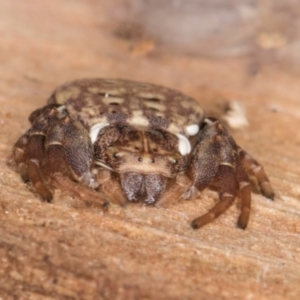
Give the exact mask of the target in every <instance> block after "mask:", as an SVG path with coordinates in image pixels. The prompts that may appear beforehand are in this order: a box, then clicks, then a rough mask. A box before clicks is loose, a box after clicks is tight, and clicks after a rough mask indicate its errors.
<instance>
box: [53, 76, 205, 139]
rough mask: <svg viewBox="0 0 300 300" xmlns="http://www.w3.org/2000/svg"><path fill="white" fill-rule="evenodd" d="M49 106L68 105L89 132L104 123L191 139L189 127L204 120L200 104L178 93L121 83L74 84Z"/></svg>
mask: <svg viewBox="0 0 300 300" xmlns="http://www.w3.org/2000/svg"><path fill="white" fill-rule="evenodd" d="M48 103H58V104H62V105H65V107H66V109H67V110H68V112H69V113H70V115H71V116H72V117H74V118H75V119H79V120H81V121H82V122H83V123H84V125H85V126H86V127H87V128H90V127H91V126H93V125H94V124H97V123H102V122H107V123H109V124H116V123H125V124H130V125H133V126H138V127H144V128H146V127H148V126H154V127H159V128H164V129H167V130H168V131H169V132H172V133H174V134H176V133H181V134H184V135H187V133H186V131H185V128H186V126H189V125H192V124H199V123H200V122H201V121H202V119H203V110H202V108H201V106H200V105H199V104H198V103H197V101H195V100H194V99H192V98H190V97H188V96H186V95H183V94H182V93H180V92H178V91H176V90H173V89H169V88H166V87H162V86H159V85H154V84H148V83H140V82H135V81H130V80H121V79H82V80H78V81H73V82H70V83H67V84H65V85H63V86H61V87H59V88H57V89H56V90H55V91H54V92H53V94H52V96H51V97H50V99H49V100H48Z"/></svg>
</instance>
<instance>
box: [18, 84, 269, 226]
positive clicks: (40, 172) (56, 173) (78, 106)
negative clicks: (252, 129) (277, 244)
mask: <svg viewBox="0 0 300 300" xmlns="http://www.w3.org/2000/svg"><path fill="white" fill-rule="evenodd" d="M29 120H30V122H31V128H30V129H29V130H28V131H27V132H26V133H25V134H23V135H22V136H21V137H20V139H19V140H18V141H17V143H16V144H15V146H14V150H13V158H14V161H15V163H16V166H17V170H18V172H19V173H21V176H22V178H23V179H24V180H25V181H29V182H31V183H32V186H33V188H34V190H35V191H36V193H37V194H38V195H40V197H41V198H42V199H43V200H45V201H48V202H50V201H51V199H52V191H51V188H52V186H53V185H51V182H52V181H53V178H56V183H57V182H60V187H61V188H66V189H70V190H71V189H77V190H78V191H80V190H81V189H82V191H83V192H81V193H80V192H79V195H80V196H82V195H83V197H84V195H85V193H88V192H86V191H92V190H94V191H96V192H93V193H92V194H88V195H89V196H90V195H92V196H93V195H96V194H99V195H100V194H101V195H103V196H104V198H105V199H108V200H109V201H111V202H116V203H120V204H124V203H125V202H126V201H131V202H138V201H142V202H144V203H145V204H155V205H157V206H164V205H169V204H170V203H173V202H175V201H178V200H179V199H182V198H183V199H189V198H194V197H195V196H196V195H197V193H198V191H202V190H204V189H205V188H207V187H210V188H213V189H214V190H216V191H217V192H218V195H219V202H218V203H217V204H216V205H215V206H214V207H213V208H211V209H210V210H209V211H208V212H207V213H206V214H204V215H202V216H200V217H198V218H196V219H195V220H193V221H192V223H191V226H192V227H193V228H195V229H196V228H200V227H202V226H204V225H205V224H208V223H210V222H212V221H213V220H215V219H216V218H217V217H219V216H220V215H221V214H222V213H224V212H225V211H226V210H227V209H228V208H229V207H230V205H232V203H233V202H234V200H235V198H236V197H237V196H238V197H240V198H241V213H240V216H239V218H238V222H237V225H238V227H239V228H242V229H245V228H246V227H247V224H248V221H249V215H250V205H251V184H250V179H249V178H250V177H253V178H255V179H256V182H257V183H258V186H259V188H260V192H261V193H262V194H263V195H264V196H265V197H267V198H270V199H273V198H274V192H273V189H272V186H271V184H270V182H269V179H268V177H267V175H266V174H265V172H264V169H263V167H262V166H261V165H260V164H259V163H258V162H257V161H256V160H255V159H254V158H252V157H251V156H250V155H249V154H248V153H247V152H246V151H244V150H243V149H241V148H240V147H239V146H238V145H237V144H236V142H235V141H234V139H233V138H232V136H231V135H230V133H229V132H228V131H227V129H226V128H225V127H224V125H222V123H221V122H220V121H218V120H217V119H214V118H209V117H206V116H205V114H204V111H203V109H202V107H201V106H200V105H199V103H198V102H197V101H196V100H194V99H192V98H190V97H188V96H186V95H184V94H182V93H180V92H178V91H176V90H173V89H169V88H166V87H162V86H158V85H153V84H148V83H141V82H135V81H129V80H120V79H82V80H77V81H73V82H70V83H67V84H65V85H62V86H60V87H59V88H57V89H56V90H55V91H54V92H53V94H52V95H51V96H50V98H49V100H48V102H47V104H46V105H45V106H44V107H42V108H41V109H38V110H35V111H34V112H32V113H31V115H30V117H29ZM54 181H55V180H54Z"/></svg>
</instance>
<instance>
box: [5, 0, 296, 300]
mask: <svg viewBox="0 0 300 300" xmlns="http://www.w3.org/2000/svg"><path fill="white" fill-rule="evenodd" d="M102 2H103V3H102ZM115 2H116V5H119V4H120V3H121V2H122V1H121V0H119V1H115ZM99 3H101V5H102V6H101V5H100V4H99ZM93 4H95V3H94V2H93V1H81V0H77V1H59V0H53V1H50V2H47V3H46V2H44V1H43V2H41V1H38V0H28V1H20V0H3V1H1V4H0V35H1V39H0V61H1V67H0V78H1V81H0V107H1V110H0V125H1V126H0V219H1V223H0V299H299V297H300V268H299V264H300V185H299V177H300V167H299V160H300V151H299V146H300V132H299V128H300V100H299V94H300V85H299V78H298V77H299V76H298V74H297V73H295V72H294V73H289V72H287V70H285V71H281V70H280V68H278V67H277V66H276V64H271V63H268V64H264V63H263V62H261V61H259V60H258V61H256V60H255V58H253V57H242V58H231V59H226V60H221V59H214V60H212V59H204V58H199V57H189V56H185V55H183V54H182V55H179V54H178V53H177V54H172V53H166V52H163V53H162V52H160V49H159V46H158V43H156V42H155V41H152V44H151V45H153V47H150V48H147V47H144V45H143V43H144V42H143V41H141V42H140V44H139V45H136V44H135V48H134V49H133V48H132V44H131V42H130V40H122V39H119V38H117V37H116V36H114V35H113V34H112V32H113V30H112V28H113V25H112V24H111V23H110V19H109V14H108V15H107V14H105V11H106V4H105V3H104V1H100V2H98V4H97V5H93ZM116 7H117V6H116ZM100 8H101V9H100ZM145 43H146V42H145ZM147 43H149V41H147ZM147 43H146V44H147ZM147 45H148V44H147ZM138 46H139V47H140V48H138ZM137 49H140V51H137ZM145 49H146V50H145ZM253 63H255V66H256V72H255V74H254V73H253V72H249V70H250V69H251V66H253ZM83 77H116V78H128V79H132V80H141V81H146V82H152V83H155V84H162V85H166V86H168V87H171V88H176V89H180V90H182V91H183V92H184V93H186V94H188V95H191V96H192V97H195V98H196V99H198V100H199V101H201V103H206V104H207V107H210V106H211V105H212V103H214V102H215V101H218V100H220V99H227V100H239V101H240V102H241V103H243V104H244V106H245V108H246V112H247V115H248V119H249V122H250V126H249V127H248V128H245V129H242V130H239V131H236V132H234V136H235V138H236V140H237V141H238V143H239V144H240V145H241V146H242V147H243V148H244V149H246V150H247V151H249V153H251V154H252V155H253V156H254V157H255V158H257V159H258V160H259V161H260V162H261V163H262V164H263V165H264V167H265V169H266V171H267V173H268V175H269V177H270V180H271V182H272V184H273V187H274V189H275V192H276V195H277V196H276V199H275V201H274V202H272V201H270V200H268V199H265V198H264V197H262V196H260V195H256V194H253V205H252V214H251V217H250V223H249V227H248V228H247V230H246V231H242V230H239V229H237V228H236V220H237V217H238V211H239V204H238V201H237V202H236V204H234V205H233V206H232V207H231V208H230V209H229V210H228V212H226V213H225V214H224V215H222V216H221V217H220V218H219V219H218V220H216V221H215V222H213V223H212V224H209V225H208V226H206V227H204V228H202V229H201V230H198V231H194V230H192V229H191V228H190V226H189V223H190V221H191V220H192V219H194V218H195V217H197V216H199V215H201V214H203V213H205V212H206V211H207V210H208V209H209V208H210V207H212V206H213V204H214V202H215V201H216V195H215V194H214V193H213V192H210V191H205V192H204V193H203V194H202V196H201V198H199V199H196V200H195V201H186V202H181V203H178V204H175V205H173V206H171V207H168V208H154V207H144V206H143V205H139V204H137V205H134V204H133V205H128V206H127V207H125V208H121V207H119V206H117V205H111V206H110V209H109V212H108V213H102V212H101V211H100V210H99V209H97V208H96V207H92V206H87V205H86V204H85V203H83V202H81V201H80V200H78V199H77V198H75V197H72V196H70V195H67V194H65V193H63V192H59V191H57V192H56V193H55V198H54V202H53V203H52V204H47V203H42V202H41V201H40V200H39V199H38V198H37V197H36V196H35V195H33V194H32V193H31V192H30V191H29V189H28V188H27V187H26V186H25V184H24V183H22V181H21V179H20V177H19V175H18V174H16V173H15V172H14V171H13V170H12V169H11V168H10V167H9V166H8V161H9V156H10V153H11V149H12V146H13V144H14V143H15V141H16V140H17V138H18V137H19V136H20V135H21V134H22V133H23V132H24V131H25V130H26V129H27V128H28V127H29V123H28V121H27V118H28V116H29V114H30V112H31V111H33V110H34V109H36V108H38V107H41V106H42V105H43V104H44V103H45V101H46V99H47V98H48V96H49V95H50V93H51V91H52V90H53V89H54V88H55V87H56V86H57V85H59V84H62V83H64V82H66V81H69V80H73V79H76V78H83Z"/></svg>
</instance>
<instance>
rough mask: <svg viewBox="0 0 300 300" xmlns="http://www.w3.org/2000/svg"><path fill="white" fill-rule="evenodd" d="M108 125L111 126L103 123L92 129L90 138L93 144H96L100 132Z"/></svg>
mask: <svg viewBox="0 0 300 300" xmlns="http://www.w3.org/2000/svg"><path fill="white" fill-rule="evenodd" d="M108 125H109V124H108V123H104V122H102V123H97V124H95V125H93V126H92V127H91V129H90V138H91V141H92V144H94V143H95V142H96V141H97V137H98V134H99V132H100V130H101V129H102V128H104V127H106V126H108Z"/></svg>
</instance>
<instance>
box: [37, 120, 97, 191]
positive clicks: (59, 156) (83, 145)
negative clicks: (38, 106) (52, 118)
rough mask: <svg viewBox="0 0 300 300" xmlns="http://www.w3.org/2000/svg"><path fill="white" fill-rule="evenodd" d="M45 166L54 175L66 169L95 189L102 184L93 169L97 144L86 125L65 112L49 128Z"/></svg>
mask: <svg viewBox="0 0 300 300" xmlns="http://www.w3.org/2000/svg"><path fill="white" fill-rule="evenodd" d="M45 148H46V159H45V162H44V166H43V169H44V171H45V174H47V175H48V176H51V175H52V174H55V173H62V174H65V175H67V176H69V177H71V178H73V179H74V180H76V181H79V182H80V183H82V184H83V185H85V186H88V187H91V188H93V189H95V188H97V187H98V186H99V184H98V182H97V180H96V176H95V174H93V173H92V172H91V166H92V164H93V147H92V144H91V141H90V138H89V135H88V132H87V131H86V129H85V128H84V126H83V125H82V124H81V123H80V122H78V121H75V120H73V119H72V118H71V117H70V116H68V115H67V116H65V117H63V118H62V119H60V120H58V121H57V122H56V123H55V124H54V125H53V126H52V127H51V128H49V130H48V132H47V136H46V141H45Z"/></svg>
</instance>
